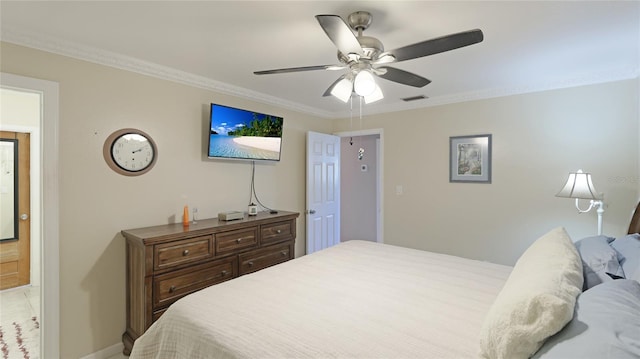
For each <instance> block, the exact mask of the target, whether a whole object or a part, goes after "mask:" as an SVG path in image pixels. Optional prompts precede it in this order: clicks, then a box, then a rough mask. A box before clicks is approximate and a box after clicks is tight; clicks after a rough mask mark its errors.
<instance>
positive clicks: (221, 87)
mask: <svg viewBox="0 0 640 359" xmlns="http://www.w3.org/2000/svg"><path fill="white" fill-rule="evenodd" d="M0 40H1V41H4V42H8V43H13V44H16V45H20V46H25V47H30V48H34V49H37V50H42V51H46V52H51V53H54V54H58V55H63V56H67V57H72V58H75V59H79V60H83V61H88V62H92V63H96V64H100V65H104V66H109V67H114V68H118V69H121V70H126V71H131V72H135V73H139V74H142V75H147V76H152V77H156V78H160V79H163V80H168V81H172V82H177V83H181V84H184V85H188V86H193V87H197V88H202V89H205V90H210V91H215V92H220V93H224V94H227V95H233V96H237V97H241V98H245V99H248V100H252V101H256V102H261V103H265V104H269V105H277V106H280V107H283V108H286V109H289V110H293V111H297V112H302V113H307V114H310V115H314V116H318V117H322V118H333V117H334V114H333V113H331V112H328V111H323V110H320V109H318V108H315V107H310V106H304V105H301V104H299V103H296V102H292V101H287V100H283V99H281V98H278V97H274V96H270V95H266V94H263V93H260V92H257V91H252V90H249V89H246V88H243V87H239V86H233V85H230V84H227V83H224V82H220V81H216V80H212V79H210V78H207V77H204V76H200V75H195V74H192V73H189V72H186V71H181V70H177V69H174V68H171V67H167V66H162V65H158V64H156V63H152V62H148V61H144V60H140V59H137V58H133V57H129V56H125V55H121V54H118V53H114V52H110V51H105V50H102V49H98V48H94V47H90V46H85V45H80V44H77V43H74V42H70V41H66V40H61V39H58V38H53V37H50V36H46V35H42V34H34V33H26V32H20V31H16V30H14V29H12V28H3V29H2V32H1V33H0Z"/></svg>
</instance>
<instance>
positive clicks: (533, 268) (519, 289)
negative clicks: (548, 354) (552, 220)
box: [480, 228, 583, 359]
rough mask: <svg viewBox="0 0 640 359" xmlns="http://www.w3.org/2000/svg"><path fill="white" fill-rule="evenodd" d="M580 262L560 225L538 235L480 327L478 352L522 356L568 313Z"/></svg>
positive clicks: (505, 358) (578, 285) (498, 358)
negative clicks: (540, 235)
mask: <svg viewBox="0 0 640 359" xmlns="http://www.w3.org/2000/svg"><path fill="white" fill-rule="evenodd" d="M582 282H583V275H582V261H581V259H580V255H579V254H578V251H577V250H576V247H575V246H574V244H573V242H572V241H571V238H569V235H568V234H567V232H566V231H565V229H564V228H556V229H554V230H552V231H550V232H549V233H547V234H545V235H544V236H542V237H540V238H539V239H537V240H536V241H535V242H534V243H533V244H532V245H531V246H530V247H529V248H528V249H527V250H526V251H525V252H524V253H523V254H522V256H521V257H520V258H519V259H518V261H517V262H516V265H515V266H514V268H513V271H512V272H511V275H509V278H508V279H507V282H506V283H505V285H504V287H503V288H502V290H501V291H500V293H499V294H498V297H497V298H496V300H495V302H494V303H493V305H492V306H491V309H490V310H489V313H488V314H487V316H486V318H485V320H484V323H483V325H482V329H481V331H480V356H481V357H483V358H491V359H519V358H522V359H527V358H529V357H530V356H531V355H533V354H534V353H535V352H536V351H537V350H538V349H539V348H540V346H542V344H543V343H544V341H545V339H547V338H548V337H549V336H551V335H553V334H555V333H557V332H558V331H560V329H562V327H564V326H565V324H567V323H568V322H569V321H570V320H571V318H572V317H573V308H574V306H575V303H576V297H577V296H578V294H580V293H581V292H582Z"/></svg>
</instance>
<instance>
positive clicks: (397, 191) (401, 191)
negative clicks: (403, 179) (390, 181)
mask: <svg viewBox="0 0 640 359" xmlns="http://www.w3.org/2000/svg"><path fill="white" fill-rule="evenodd" d="M403 192H404V189H403V188H402V185H400V184H399V185H396V195H398V196H402V193H403Z"/></svg>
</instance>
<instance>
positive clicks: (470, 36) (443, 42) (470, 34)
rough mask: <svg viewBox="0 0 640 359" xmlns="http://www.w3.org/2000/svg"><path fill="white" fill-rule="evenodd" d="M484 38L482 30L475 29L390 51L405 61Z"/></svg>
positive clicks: (471, 43) (397, 58)
mask: <svg viewBox="0 0 640 359" xmlns="http://www.w3.org/2000/svg"><path fill="white" fill-rule="evenodd" d="M483 39H484V34H482V30H479V29H475V30H469V31H464V32H459V33H457V34H451V35H446V36H442V37H437V38H435V39H431V40H426V41H423V42H418V43H416V44H413V45H408V46H405V47H401V48H399V49H395V50H392V51H389V53H390V54H392V55H393V56H395V57H396V61H405V60H411V59H415V58H418V57H423V56H429V55H433V54H438V53H441V52H445V51H449V50H454V49H457V48H460V47H464V46H469V45H473V44H476V43H478V42H482V40H483Z"/></svg>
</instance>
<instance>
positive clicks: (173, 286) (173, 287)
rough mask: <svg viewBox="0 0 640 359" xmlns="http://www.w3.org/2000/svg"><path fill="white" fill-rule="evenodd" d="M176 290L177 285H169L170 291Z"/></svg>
mask: <svg viewBox="0 0 640 359" xmlns="http://www.w3.org/2000/svg"><path fill="white" fill-rule="evenodd" d="M175 291H176V286H175V285H172V286H171V287H169V293H173V292H175Z"/></svg>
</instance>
